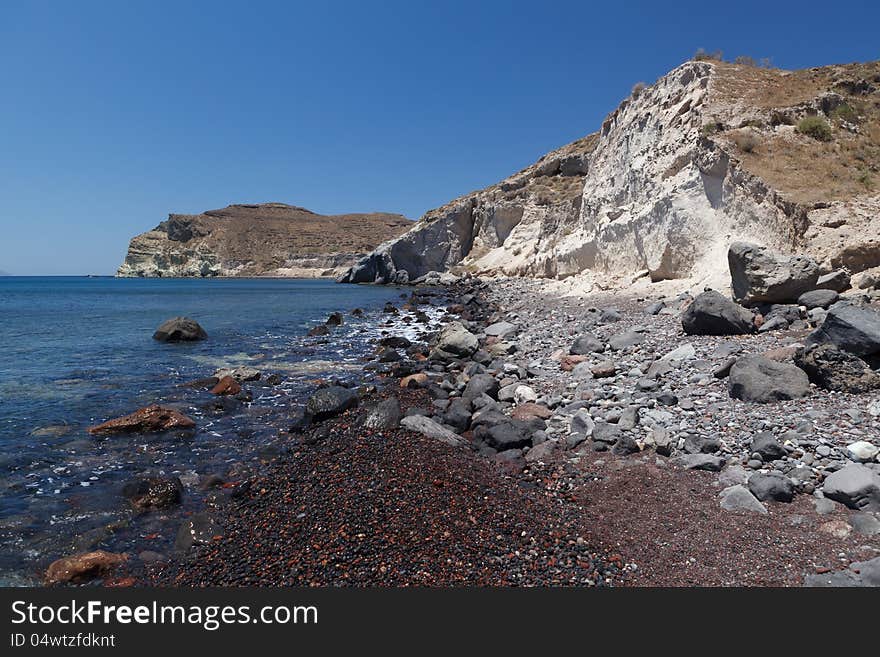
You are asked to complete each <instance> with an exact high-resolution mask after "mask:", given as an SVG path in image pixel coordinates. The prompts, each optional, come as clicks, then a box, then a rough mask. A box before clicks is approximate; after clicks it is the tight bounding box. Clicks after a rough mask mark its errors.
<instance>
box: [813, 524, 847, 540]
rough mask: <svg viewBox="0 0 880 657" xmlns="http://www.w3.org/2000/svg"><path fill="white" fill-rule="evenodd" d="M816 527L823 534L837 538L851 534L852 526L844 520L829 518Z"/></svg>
mask: <svg viewBox="0 0 880 657" xmlns="http://www.w3.org/2000/svg"><path fill="white" fill-rule="evenodd" d="M817 529H818V530H819V531H820V532H822V533H823V534H829V535H830V536H833V537H834V538H839V539H844V538H846V537H847V536H849V535H850V534H852V527H851V526H850V524H849V523H848V522H847V521H846V520H829V521H828V522H823V523H822V524H821V525H819V527H818V528H817Z"/></svg>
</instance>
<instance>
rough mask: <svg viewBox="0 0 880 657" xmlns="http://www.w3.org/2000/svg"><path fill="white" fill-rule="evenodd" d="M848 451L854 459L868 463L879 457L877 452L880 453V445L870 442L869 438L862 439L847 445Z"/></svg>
mask: <svg viewBox="0 0 880 657" xmlns="http://www.w3.org/2000/svg"><path fill="white" fill-rule="evenodd" d="M846 452H847V454H849V457H850V458H851V459H852V460H853V461H858V462H860V463H868V462H869V461H873V460H874V459H875V458H877V454H880V447H877V446H876V445H873V444H871V443H869V442H868V441H867V440H860V441H858V442H856V443H851V444H849V445H847V446H846Z"/></svg>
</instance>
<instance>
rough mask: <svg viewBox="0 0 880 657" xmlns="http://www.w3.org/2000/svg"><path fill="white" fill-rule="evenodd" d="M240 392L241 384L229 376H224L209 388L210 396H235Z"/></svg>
mask: <svg viewBox="0 0 880 657" xmlns="http://www.w3.org/2000/svg"><path fill="white" fill-rule="evenodd" d="M240 392H241V384H239V382H238V381H236V380H235V379H233V378H232V377H231V376H224V377H223V378H222V379H220V380H219V381H218V382H217V385H215V386H214V387H213V388H211V394H212V395H237V394H238V393H240Z"/></svg>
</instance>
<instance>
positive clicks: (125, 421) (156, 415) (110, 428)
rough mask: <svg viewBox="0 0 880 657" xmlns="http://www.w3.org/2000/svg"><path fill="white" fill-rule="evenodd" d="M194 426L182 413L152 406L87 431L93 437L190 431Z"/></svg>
mask: <svg viewBox="0 0 880 657" xmlns="http://www.w3.org/2000/svg"><path fill="white" fill-rule="evenodd" d="M195 426H196V423H195V422H193V421H192V420H191V419H190V418H188V417H187V416H186V415H184V414H183V413H180V412H178V411H175V410H174V409H173V408H166V407H164V406H159V405H158V404H153V405H151V406H147V407H145V408H140V409H138V410H136V411H135V412H134V413H131V414H130V415H124V416H122V417H118V418H115V419H113V420H107V421H106V422H104V423H102V424H99V425H97V426H94V427H89V429H88V431H89V433H91V434H94V435H104V434H112V433H152V432H157V431H169V430H171V429H192V428H193V427H195Z"/></svg>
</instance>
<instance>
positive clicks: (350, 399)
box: [306, 386, 358, 422]
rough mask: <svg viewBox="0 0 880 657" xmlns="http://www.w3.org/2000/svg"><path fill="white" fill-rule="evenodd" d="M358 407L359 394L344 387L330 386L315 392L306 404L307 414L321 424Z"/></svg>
mask: <svg viewBox="0 0 880 657" xmlns="http://www.w3.org/2000/svg"><path fill="white" fill-rule="evenodd" d="M357 405H358V396H357V393H356V392H354V391H353V390H349V389H348V388H343V387H342V386H329V387H327V388H321V389H320V390H317V391H315V393H314V394H313V395H312V396H311V397H309V400H308V401H307V402H306V412H307V413H308V414H309V415H310V416H311V417H312V418H313V419H314V420H315V421H318V422H320V421H321V420H326V419H328V418H331V417H334V416H336V415H339V414H340V413H342V412H344V411H347V410H348V409H349V408H354V407H355V406H357Z"/></svg>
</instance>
